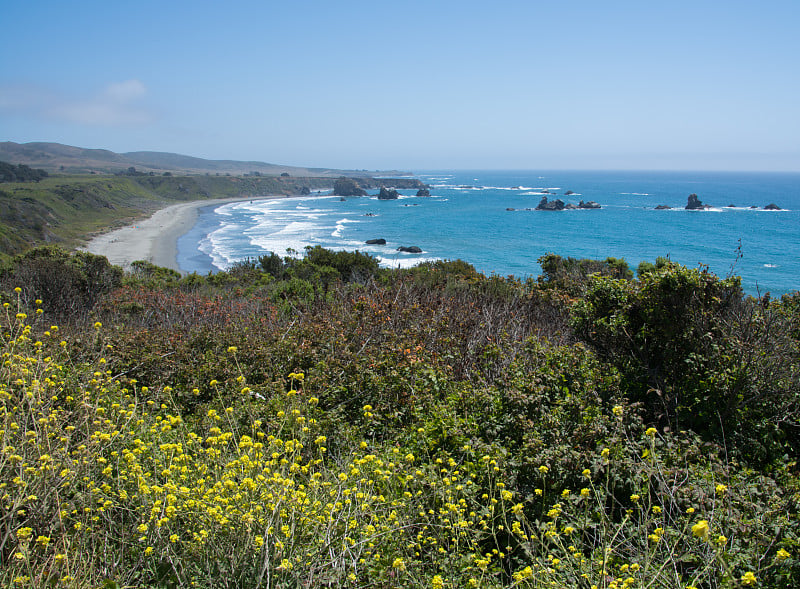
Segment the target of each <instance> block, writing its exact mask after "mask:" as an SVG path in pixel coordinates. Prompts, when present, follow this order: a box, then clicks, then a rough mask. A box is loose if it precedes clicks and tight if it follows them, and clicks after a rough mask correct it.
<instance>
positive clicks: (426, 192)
mask: <svg viewBox="0 0 800 589" xmlns="http://www.w3.org/2000/svg"><path fill="white" fill-rule="evenodd" d="M430 195H431V191H430V190H428V189H427V188H420V189H419V190H417V196H430Z"/></svg>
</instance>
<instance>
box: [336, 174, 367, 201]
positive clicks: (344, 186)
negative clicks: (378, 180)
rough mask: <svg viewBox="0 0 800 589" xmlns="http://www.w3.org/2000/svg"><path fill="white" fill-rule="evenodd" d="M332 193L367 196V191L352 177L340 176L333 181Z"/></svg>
mask: <svg viewBox="0 0 800 589" xmlns="http://www.w3.org/2000/svg"><path fill="white" fill-rule="evenodd" d="M333 194H334V195H335V196H367V191H366V190H364V189H363V188H361V186H359V184H358V182H356V181H355V180H353V179H352V178H345V177H341V178H337V179H336V181H335V182H334V183H333Z"/></svg>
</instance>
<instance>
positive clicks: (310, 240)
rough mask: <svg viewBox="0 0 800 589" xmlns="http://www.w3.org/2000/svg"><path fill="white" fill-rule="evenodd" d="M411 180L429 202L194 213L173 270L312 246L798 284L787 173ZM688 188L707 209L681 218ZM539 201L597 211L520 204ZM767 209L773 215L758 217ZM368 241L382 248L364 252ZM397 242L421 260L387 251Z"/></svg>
mask: <svg viewBox="0 0 800 589" xmlns="http://www.w3.org/2000/svg"><path fill="white" fill-rule="evenodd" d="M417 177H418V178H419V179H420V180H422V181H423V182H425V183H427V184H429V185H430V186H431V197H416V196H414V194H415V193H416V191H414V190H401V191H400V193H401V195H402V196H401V198H400V199H399V200H394V201H379V200H378V199H377V198H376V196H375V194H377V191H373V192H374V194H372V195H370V196H367V197H358V198H347V199H346V200H341V199H340V198H339V197H334V196H330V195H329V194H325V193H319V194H316V195H313V196H311V197H302V198H287V199H272V200H261V201H242V202H237V203H229V204H225V205H221V206H209V207H205V208H203V209H201V211H200V215H199V218H198V222H197V224H196V225H195V227H194V228H193V229H192V230H191V231H190V232H188V233H187V234H186V235H184V236H183V237H181V238H180V239H179V241H178V264H179V266H180V267H181V269H182V270H184V271H188V272H198V273H207V272H209V271H216V270H220V269H225V268H228V267H229V266H230V265H231V264H233V263H234V262H236V261H239V260H243V259H245V258H254V257H257V256H259V255H262V254H264V253H266V252H270V251H272V252H275V253H277V254H279V255H286V253H287V249H292V250H294V251H296V252H302V251H303V248H305V247H306V246H311V245H321V246H324V247H327V248H331V249H337V250H341V249H344V250H356V249H358V250H360V251H362V252H367V253H369V254H371V255H373V256H376V257H378V258H379V259H380V260H381V263H382V264H383V265H385V266H401V267H408V266H411V265H413V264H416V263H419V262H421V261H425V260H436V259H457V258H460V259H462V260H466V261H467V262H470V263H471V264H473V265H474V266H475V267H476V268H477V269H478V270H480V271H481V272H484V273H486V274H492V273H494V274H500V275H508V274H513V275H515V276H517V277H520V278H526V277H528V276H536V275H538V274H539V273H540V267H539V264H538V263H537V261H536V260H537V258H539V257H540V256H542V255H544V254H546V253H548V252H553V253H556V254H558V255H561V256H572V257H578V258H606V257H609V256H613V257H616V258H625V260H627V261H628V263H629V264H630V266H631V267H632V268H633V269H635V268H636V266H637V265H638V264H639V262H641V261H642V260H648V261H655V259H656V257H657V256H668V257H669V258H671V259H672V260H674V261H676V262H679V263H681V264H685V265H686V266H690V267H696V266H698V265H706V266H708V267H709V268H710V270H712V271H713V272H715V273H717V274H718V275H720V276H727V275H728V274H730V273H731V271H733V273H734V274H737V275H739V276H741V277H742V284H743V286H744V288H745V291H746V292H748V293H750V294H757V293H759V292H760V293H761V294H763V293H764V292H766V291H769V292H771V293H772V295H774V296H777V295H780V294H783V293H786V292H790V291H794V290H798V289H800V174H798V173H785V174H782V173H744V172H741V173H739V172H612V171H600V172H598V171H555V172H545V171H541V172H540V171H477V170H472V171H428V172H424V173H418V174H417ZM545 191H546V192H545ZM567 191H572V192H573V194H570V195H566V196H565V192H567ZM691 193H696V194H697V195H698V197H699V198H700V200H701V201H702V202H703V203H705V204H709V205H711V206H712V207H713V208H711V209H710V210H706V211H687V210H685V209H684V206H685V205H686V201H687V197H688V195H689V194H691ZM543 195H544V196H547V197H548V198H549V199H550V200H553V199H555V198H561V199H562V200H564V201H565V202H571V203H575V204H577V203H578V201H580V200H584V201H590V200H593V201H596V202H597V203H599V204H600V205H601V206H602V208H601V209H599V210H564V211H557V212H548V211H535V210H533V209H534V208H535V207H536V205H537V204H538V203H539V201H540V199H541V198H542V196H543ZM770 203H775V204H777V205H778V206H779V207H781V208H782V209H784V210H781V211H765V210H763V207H764V206H766V205H768V204H770ZM657 205H668V206H670V207H673V208H672V209H670V210H655V207H656V206H657ZM731 205H732V206H731ZM753 206H754V207H758V208H750V207H753ZM508 209H514V210H508ZM377 238H383V239H385V240H386V242H387V244H386V245H385V246H368V245H366V244H365V241H366V240H368V239H377ZM400 246H417V247H419V248H421V249H422V253H421V254H407V253H400V252H398V251H397V248H398V247H400Z"/></svg>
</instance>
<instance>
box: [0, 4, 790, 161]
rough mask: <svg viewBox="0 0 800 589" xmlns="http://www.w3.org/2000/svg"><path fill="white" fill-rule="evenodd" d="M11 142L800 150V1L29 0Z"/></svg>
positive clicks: (549, 155)
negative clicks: (336, 0)
mask: <svg viewBox="0 0 800 589" xmlns="http://www.w3.org/2000/svg"><path fill="white" fill-rule="evenodd" d="M4 4H5V5H4V6H3V10H2V13H3V17H2V19H3V23H4V26H3V31H2V34H1V35H0V141H15V142H19V143H23V142H29V141H52V142H58V143H64V144H68V145H76V146H79V147H88V148H103V149H110V150H113V151H117V152H127V151H140V150H148V151H166V152H175V153H182V154H186V155H192V156H197V157H204V158H210V159H237V160H255V161H265V162H270V163H277V164H287V165H297V166H319V167H335V168H349V169H369V170H375V169H402V170H411V171H414V170H430V169H528V170H546V169H645V170H646V169H654V170H655V169H675V170H692V169H694V170H699V169H702V170H764V171H800V65H799V64H800V35H798V34H797V31H798V30H800V2H798V0H762V1H760V2H755V1H753V0H747V1H739V0H719V1H717V0H714V1H711V0H692V1H684V0H672V1H670V2H648V1H642V0H637V1H615V0H606V1H604V2H599V1H597V0H593V1H583V0H573V1H570V2H561V1H559V0H548V1H546V2H542V1H539V0H525V1H517V0H493V1H492V2H488V1H486V0H484V1H482V2H473V1H472V0H459V1H450V0H441V1H440V0H425V1H417V0H406V1H402V2H398V1H394V2H386V1H382V0H371V1H364V2H361V1H350V0H340V1H338V2H334V1H316V0H313V1H312V0H293V1H291V2H287V1H285V0H282V1H280V2H276V1H274V0H261V1H258V2H250V1H242V0H228V1H226V2H224V3H223V2H219V1H215V2H205V1H203V0H194V1H192V2H187V1H184V0H167V1H164V0H159V1H157V2H156V1H151V0H138V1H137V2H127V1H124V0H120V1H117V2H110V1H109V0H103V1H101V2H95V1H84V0H75V1H73V2H64V0H58V1H44V0H26V1H25V2H6V3H4Z"/></svg>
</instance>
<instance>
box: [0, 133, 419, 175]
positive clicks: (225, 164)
mask: <svg viewBox="0 0 800 589" xmlns="http://www.w3.org/2000/svg"><path fill="white" fill-rule="evenodd" d="M0 161H5V162H12V163H15V164H26V165H28V166H31V167H34V168H42V169H44V170H46V171H48V172H51V173H54V172H55V173H67V174H89V173H106V174H107V173H112V174H113V173H117V172H124V171H125V170H127V169H128V168H129V167H131V166H133V167H136V168H137V169H139V170H143V171H145V172H154V173H157V174H161V173H163V172H167V171H168V172H172V173H175V174H180V175H186V174H206V173H210V174H225V173H228V174H233V175H244V174H252V173H253V172H258V173H260V174H265V175H269V176H279V175H280V174H282V173H287V174H291V175H292V176H302V177H326V178H337V177H339V176H353V177H367V176H370V175H376V176H378V175H379V176H386V175H405V174H406V173H399V174H398V173H397V172H390V171H374V172H372V173H369V172H367V171H365V170H361V171H356V170H336V169H329V168H306V167H301V166H300V167H299V166H287V165H281V164H270V163H266V162H258V161H236V160H207V159H203V158H199V157H192V156H186V155H181V154H177V153H164V152H157V151H135V152H129V153H115V152H113V151H109V150H107V149H85V148H82V147H75V146H72V145H62V144H60V143H46V142H32V143H15V142H13V141H3V142H0Z"/></svg>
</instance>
